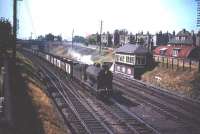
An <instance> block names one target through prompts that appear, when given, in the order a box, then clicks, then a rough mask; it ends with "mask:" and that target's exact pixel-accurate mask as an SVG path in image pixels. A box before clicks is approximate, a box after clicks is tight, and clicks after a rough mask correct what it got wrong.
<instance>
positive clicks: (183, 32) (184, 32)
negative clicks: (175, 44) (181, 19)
mask: <svg viewBox="0 0 200 134" xmlns="http://www.w3.org/2000/svg"><path fill="white" fill-rule="evenodd" d="M176 36H191V34H190V32H188V31H187V30H185V29H183V30H181V31H180V32H178V34H177V35H176Z"/></svg>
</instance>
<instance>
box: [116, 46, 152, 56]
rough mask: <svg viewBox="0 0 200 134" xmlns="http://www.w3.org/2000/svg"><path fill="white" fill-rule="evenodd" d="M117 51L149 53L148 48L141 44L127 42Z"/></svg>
mask: <svg viewBox="0 0 200 134" xmlns="http://www.w3.org/2000/svg"><path fill="white" fill-rule="evenodd" d="M116 53H123V54H146V53H149V52H148V49H147V48H145V47H144V46H143V45H140V44H125V45H124V46H122V47H119V48H118V49H117V50H116Z"/></svg>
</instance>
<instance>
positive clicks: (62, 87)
mask: <svg viewBox="0 0 200 134" xmlns="http://www.w3.org/2000/svg"><path fill="white" fill-rule="evenodd" d="M29 58H31V57H29ZM32 60H33V58H32ZM35 62H36V61H35ZM37 63H39V62H38V61H37ZM38 65H39V64H38ZM39 66H40V65H39ZM39 68H40V70H41V71H42V72H43V75H44V76H45V77H46V79H47V83H48V88H47V90H48V91H49V93H50V94H51V95H52V98H53V99H54V100H55V102H56V104H57V105H58V108H59V109H60V111H61V112H62V115H64V118H65V120H67V121H69V122H70V124H71V125H72V127H73V130H74V131H75V132H76V133H78V134H113V132H112V131H111V130H110V129H109V128H108V127H107V126H106V125H105V124H104V123H103V122H102V121H101V120H100V119H99V117H98V116H97V115H95V114H94V112H93V111H91V109H89V108H88V106H87V105H86V104H85V103H84V101H83V100H82V99H81V98H80V97H79V96H78V95H77V94H75V93H74V92H73V91H72V90H71V89H70V87H68V86H67V85H66V84H64V83H63V82H62V81H61V80H60V79H59V78H58V77H57V76H56V75H55V74H54V73H53V72H51V71H50V70H48V69H47V68H46V67H44V66H40V67H39Z"/></svg>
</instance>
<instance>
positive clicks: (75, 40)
mask: <svg viewBox="0 0 200 134" xmlns="http://www.w3.org/2000/svg"><path fill="white" fill-rule="evenodd" d="M73 41H74V42H78V43H85V41H86V39H85V38H84V37H82V36H74V38H73Z"/></svg>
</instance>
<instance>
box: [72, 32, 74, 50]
mask: <svg viewBox="0 0 200 134" xmlns="http://www.w3.org/2000/svg"><path fill="white" fill-rule="evenodd" d="M73 38H74V28H73V30H72V49H73V44H74V40H73Z"/></svg>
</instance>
